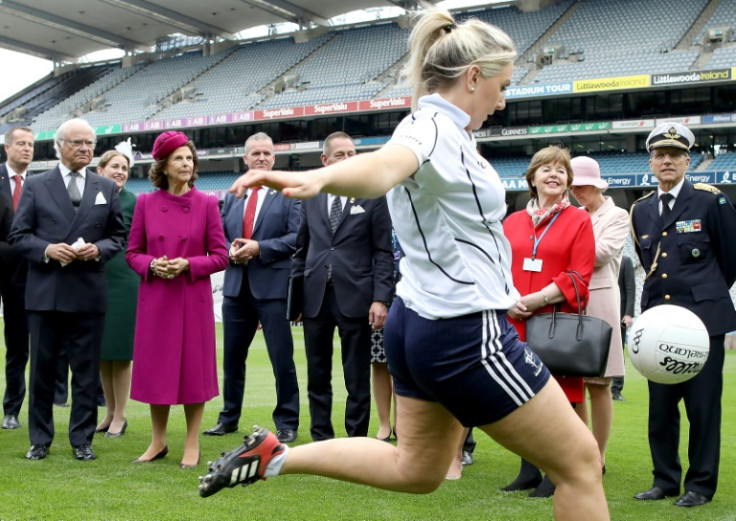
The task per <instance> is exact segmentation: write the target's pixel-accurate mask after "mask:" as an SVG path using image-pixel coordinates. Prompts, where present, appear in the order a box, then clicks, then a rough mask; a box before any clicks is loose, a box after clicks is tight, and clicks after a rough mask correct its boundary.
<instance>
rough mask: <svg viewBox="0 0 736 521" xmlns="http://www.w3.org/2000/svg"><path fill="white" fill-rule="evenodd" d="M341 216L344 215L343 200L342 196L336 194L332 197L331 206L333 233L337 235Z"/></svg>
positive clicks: (331, 228)
mask: <svg viewBox="0 0 736 521" xmlns="http://www.w3.org/2000/svg"><path fill="white" fill-rule="evenodd" d="M340 217H342V201H341V200H340V196H337V195H336V196H334V198H333V199H332V206H331V207H330V230H332V235H335V230H337V225H338V224H340Z"/></svg>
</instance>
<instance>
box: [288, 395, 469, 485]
mask: <svg viewBox="0 0 736 521" xmlns="http://www.w3.org/2000/svg"><path fill="white" fill-rule="evenodd" d="M396 416H397V418H398V421H400V424H401V435H400V436H399V438H398V443H397V444H396V446H393V445H391V444H388V443H383V442H380V441H378V440H376V439H373V438H340V439H333V440H327V441H320V442H316V443H309V444H306V445H300V446H297V447H293V448H291V449H290V450H289V453H288V456H287V458H286V462H285V463H284V466H283V467H282V469H281V474H316V475H319V476H326V477H330V478H335V479H339V480H343V481H352V482H354V483H362V484H365V485H371V486H373V487H377V488H382V489H386V490H395V491H399V492H413V493H427V492H432V491H433V490H435V489H436V488H437V487H439V486H440V484H441V483H442V481H443V480H444V478H445V475H446V474H447V469H448V468H449V467H450V462H451V461H452V458H453V457H454V455H455V452H456V450H457V446H458V443H459V441H458V440H459V439H460V437H461V434H462V426H461V425H460V423H459V422H458V421H457V420H456V419H455V417H454V416H453V415H452V414H450V412H449V411H448V410H447V409H445V408H444V407H443V406H442V405H440V404H438V403H435V402H427V401H423V400H417V399H415V398H407V397H405V396H397V398H396Z"/></svg>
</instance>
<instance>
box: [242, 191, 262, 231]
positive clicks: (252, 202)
mask: <svg viewBox="0 0 736 521" xmlns="http://www.w3.org/2000/svg"><path fill="white" fill-rule="evenodd" d="M260 188H261V187H260V186H254V187H253V189H252V190H251V191H250V197H248V202H247V203H246V205H245V215H244V216H243V237H245V238H246V239H250V238H251V237H252V236H253V224H255V220H256V205H257V204H258V190H259V189H260Z"/></svg>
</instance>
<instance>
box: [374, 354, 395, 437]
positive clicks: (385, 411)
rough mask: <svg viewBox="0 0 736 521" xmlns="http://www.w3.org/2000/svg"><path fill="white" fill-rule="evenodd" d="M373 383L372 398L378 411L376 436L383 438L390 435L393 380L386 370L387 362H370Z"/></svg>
mask: <svg viewBox="0 0 736 521" xmlns="http://www.w3.org/2000/svg"><path fill="white" fill-rule="evenodd" d="M371 377H372V379H371V380H372V383H373V400H374V401H375V402H376V412H377V413H378V432H377V433H376V438H378V439H379V440H384V439H386V438H388V437H390V436H391V400H392V398H393V391H394V389H393V382H392V380H391V375H390V374H389V372H388V364H380V363H373V364H371Z"/></svg>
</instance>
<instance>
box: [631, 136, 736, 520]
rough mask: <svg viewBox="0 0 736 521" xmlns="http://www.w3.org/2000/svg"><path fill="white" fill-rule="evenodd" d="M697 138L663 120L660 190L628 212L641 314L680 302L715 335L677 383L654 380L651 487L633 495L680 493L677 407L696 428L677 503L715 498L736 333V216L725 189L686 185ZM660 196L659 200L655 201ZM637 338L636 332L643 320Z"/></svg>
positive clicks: (655, 145)
mask: <svg viewBox="0 0 736 521" xmlns="http://www.w3.org/2000/svg"><path fill="white" fill-rule="evenodd" d="M694 143H695V136H694V135H693V133H692V132H691V131H690V130H689V129H688V128H687V127H685V126H684V125H681V124H679V123H663V124H661V125H659V126H657V128H655V129H654V130H653V131H652V132H651V133H650V134H649V137H648V138H647V142H646V144H647V150H648V151H649V153H650V156H649V168H650V169H651V170H652V172H653V173H654V175H655V176H656V178H657V180H658V182H659V186H658V188H657V190H656V191H655V192H650V193H649V194H647V195H646V196H645V197H643V198H641V199H639V200H638V201H637V202H635V203H634V205H633V206H632V207H631V225H632V232H633V236H634V242H635V245H636V253H637V255H638V256H639V260H640V261H641V265H642V267H643V268H644V272H645V273H646V278H645V280H644V287H643V290H642V295H641V309H642V311H646V310H647V309H649V308H652V307H654V306H657V305H660V304H674V305H677V306H682V307H684V308H687V309H689V310H690V311H692V312H693V313H695V314H696V315H697V316H698V317H700V319H701V320H702V321H703V323H704V324H705V327H706V328H707V330H708V334H709V335H710V353H709V355H708V360H707V362H706V363H705V365H704V366H703V368H702V369H701V371H700V373H698V374H697V375H696V376H695V377H694V378H692V379H691V380H688V381H686V382H683V383H679V384H671V385H664V384H658V383H654V382H652V381H650V382H649V448H650V450H651V452H652V461H653V463H654V472H653V474H654V483H653V485H652V488H650V489H649V490H645V491H644V492H640V493H638V494H636V495H635V496H634V497H635V498H636V499H640V500H658V499H664V498H666V497H672V496H677V495H679V494H680V484H681V480H682V465H681V463H680V457H679V455H678V446H679V441H680V411H679V408H678V405H679V402H680V400H683V401H684V402H685V411H686V413H687V417H688V420H689V421H690V439H689V444H688V452H687V454H688V459H689V463H690V468H689V469H688V470H687V473H686V474H685V480H684V486H685V493H684V494H683V495H682V496H681V497H680V498H679V499H677V501H676V502H675V505H676V506H680V507H695V506H699V505H703V504H705V503H707V502H708V501H710V500H711V499H712V498H713V495H714V494H715V492H716V486H717V484H718V464H719V461H720V446H721V394H722V392H723V362H724V345H723V342H724V339H725V334H726V333H727V332H729V331H733V330H734V329H736V310H734V306H733V302H732V301H731V297H730V295H729V293H728V290H729V288H730V287H731V286H732V285H733V283H734V282H735V281H736V242H734V237H736V210H734V208H733V206H732V205H731V203H730V202H729V201H728V199H727V198H726V196H725V195H724V194H722V193H721V192H719V191H718V189H716V188H714V187H712V186H710V185H706V184H701V183H698V184H695V185H693V184H692V183H691V182H690V181H688V180H687V179H686V178H685V172H686V171H687V168H688V166H689V165H690V156H689V151H690V148H691V147H692V146H693V144H694ZM654 194H656V195H654ZM632 334H636V322H635V323H634V325H633V331H632Z"/></svg>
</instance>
